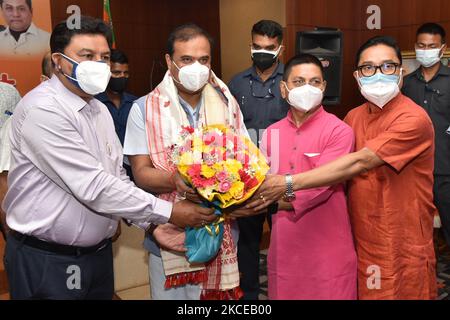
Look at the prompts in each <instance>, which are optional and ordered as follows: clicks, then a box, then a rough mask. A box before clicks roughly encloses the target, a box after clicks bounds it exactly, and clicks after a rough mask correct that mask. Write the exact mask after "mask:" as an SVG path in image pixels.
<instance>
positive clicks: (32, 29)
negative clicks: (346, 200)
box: [2, 22, 38, 36]
mask: <svg viewBox="0 0 450 320" xmlns="http://www.w3.org/2000/svg"><path fill="white" fill-rule="evenodd" d="M2 33H3V34H4V35H5V36H9V35H11V31H10V29H9V26H7V27H6V29H5V30H3V32H2ZM24 33H25V34H32V35H35V36H36V35H37V34H38V28H37V27H36V25H35V24H34V23H33V22H31V24H30V26H29V27H28V30H27V31H25V32H24Z"/></svg>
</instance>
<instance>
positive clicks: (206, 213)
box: [169, 200, 217, 228]
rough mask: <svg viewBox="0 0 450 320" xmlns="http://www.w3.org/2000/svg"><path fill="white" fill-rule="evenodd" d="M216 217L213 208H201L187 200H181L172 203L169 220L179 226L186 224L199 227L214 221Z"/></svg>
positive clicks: (183, 226) (185, 225) (182, 226)
mask: <svg viewBox="0 0 450 320" xmlns="http://www.w3.org/2000/svg"><path fill="white" fill-rule="evenodd" d="M216 219H217V216H216V215H215V214H214V209H212V208H203V207H201V206H200V205H198V204H195V203H193V202H191V201H189V200H183V201H180V202H177V203H175V204H174V205H173V209H172V215H171V216H170V219H169V222H170V223H172V224H174V225H177V226H179V227H180V228H185V227H187V226H189V227H194V228H199V227H203V226H205V225H207V224H210V223H212V222H214V221H215V220H216Z"/></svg>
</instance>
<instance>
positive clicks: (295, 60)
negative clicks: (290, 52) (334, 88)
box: [283, 53, 324, 81]
mask: <svg viewBox="0 0 450 320" xmlns="http://www.w3.org/2000/svg"><path fill="white" fill-rule="evenodd" d="M300 64H314V65H316V66H318V67H319V69H320V72H322V77H323V76H324V69H323V65H322V62H320V60H319V59H318V58H317V57H316V56H313V55H312V54H306V53H301V54H298V55H296V56H294V57H292V58H291V59H290V60H289V61H288V62H287V63H286V65H285V66H284V74H283V81H287V79H288V78H289V75H290V74H291V71H292V68H293V67H295V66H298V65H300Z"/></svg>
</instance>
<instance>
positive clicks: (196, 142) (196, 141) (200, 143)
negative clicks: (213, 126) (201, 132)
mask: <svg viewBox="0 0 450 320" xmlns="http://www.w3.org/2000/svg"><path fill="white" fill-rule="evenodd" d="M192 147H193V149H194V150H196V151H202V147H203V141H202V139H200V138H199V137H195V138H194V140H193V141H192Z"/></svg>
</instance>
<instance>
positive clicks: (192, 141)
mask: <svg viewBox="0 0 450 320" xmlns="http://www.w3.org/2000/svg"><path fill="white" fill-rule="evenodd" d="M171 161H172V163H173V165H174V166H176V168H177V169H178V172H179V173H180V175H181V177H183V179H184V180H185V182H186V184H188V185H189V186H191V187H192V188H194V189H195V190H196V191H197V192H198V194H199V195H200V196H201V197H202V198H203V199H204V203H203V205H204V206H206V207H213V208H215V209H216V214H217V215H218V220H217V221H216V222H215V223H213V224H211V225H206V226H204V227H202V228H187V229H186V242H185V245H186V248H187V253H186V256H187V258H188V261H189V262H190V263H204V262H207V261H209V260H211V259H212V258H214V256H215V255H216V254H217V252H218V251H219V249H220V246H221V243H222V237H223V222H224V221H225V219H226V217H225V215H224V214H223V213H222V209H225V208H229V207H231V206H233V205H239V204H242V203H244V202H245V201H246V200H248V199H249V198H250V197H251V196H252V195H253V194H254V192H255V191H256V190H257V189H258V188H259V186H260V185H261V184H262V183H263V181H264V178H265V176H266V174H267V172H268V171H269V166H268V165H267V161H266V159H265V157H264V156H263V155H262V153H261V152H260V151H259V149H258V148H257V147H256V146H255V145H254V144H253V142H252V141H251V140H250V139H249V138H247V137H246V136H241V135H237V134H236V133H235V132H234V131H233V130H231V129H229V128H227V127H225V126H222V125H214V126H206V127H201V128H197V129H194V128H192V127H184V128H183V130H182V132H181V134H180V136H179V138H178V141H177V143H175V144H174V145H173V146H172V150H171Z"/></svg>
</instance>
